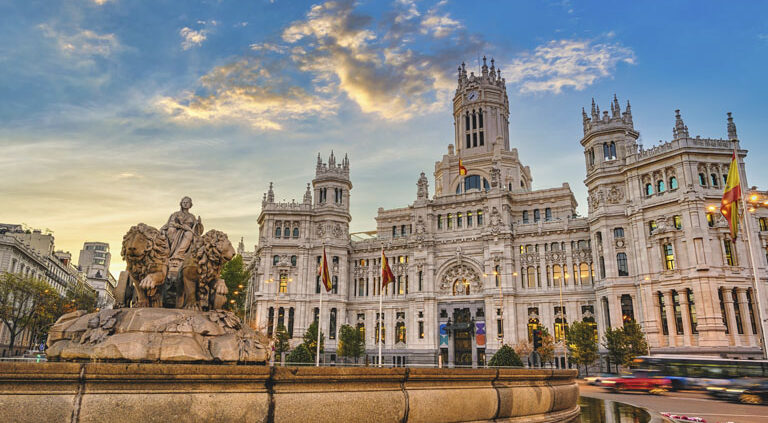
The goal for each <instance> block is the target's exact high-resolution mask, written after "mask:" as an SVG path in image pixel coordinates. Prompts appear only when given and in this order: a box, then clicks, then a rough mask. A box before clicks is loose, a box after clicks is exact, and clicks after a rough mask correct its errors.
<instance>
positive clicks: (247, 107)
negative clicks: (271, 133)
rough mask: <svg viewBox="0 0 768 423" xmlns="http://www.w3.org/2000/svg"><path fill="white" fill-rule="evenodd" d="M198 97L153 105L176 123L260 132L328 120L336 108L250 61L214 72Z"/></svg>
mask: <svg viewBox="0 0 768 423" xmlns="http://www.w3.org/2000/svg"><path fill="white" fill-rule="evenodd" d="M200 85H201V89H200V92H198V93H191V92H189V93H185V94H183V95H181V96H179V97H176V98H172V97H160V98H158V99H156V100H155V105H156V106H157V107H158V108H159V110H161V111H162V112H164V113H166V114H167V115H169V116H171V117H173V118H174V119H176V120H178V121H181V122H195V121H214V122H216V121H222V122H229V123H237V122H248V123H250V124H251V125H252V126H253V127H255V128H258V129H263V130H280V129H282V128H283V124H284V122H285V121H287V120H292V119H300V118H304V117H307V116H318V115H328V114H333V113H335V111H336V105H335V104H334V103H333V102H332V101H329V100H328V99H324V98H321V97H319V96H317V95H314V94H312V93H310V92H307V91H306V90H305V89H303V88H301V87H299V86H295V85H291V84H290V82H288V81H286V80H284V79H283V78H282V77H280V76H279V75H273V74H272V72H271V71H270V70H269V69H267V68H266V67H264V66H262V64H261V63H260V62H259V61H258V60H256V59H248V58H243V59H241V60H239V61H237V62H234V63H230V64H227V65H223V66H218V67H216V68H214V69H213V70H211V71H210V72H209V73H208V74H206V75H205V76H203V77H202V78H201V79H200Z"/></svg>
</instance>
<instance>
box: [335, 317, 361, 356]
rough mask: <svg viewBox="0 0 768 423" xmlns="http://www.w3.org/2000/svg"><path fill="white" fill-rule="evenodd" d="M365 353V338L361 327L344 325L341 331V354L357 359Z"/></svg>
mask: <svg viewBox="0 0 768 423" xmlns="http://www.w3.org/2000/svg"><path fill="white" fill-rule="evenodd" d="M364 354H365V338H364V337H363V334H362V332H361V331H360V329H357V328H354V327H352V326H350V325H342V326H341V329H340V331H339V355H341V356H342V357H353V358H354V359H355V363H357V359H358V358H360V357H361V356H362V355H364Z"/></svg>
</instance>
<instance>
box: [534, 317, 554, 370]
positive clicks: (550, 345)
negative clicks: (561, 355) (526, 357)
mask: <svg viewBox="0 0 768 423" xmlns="http://www.w3.org/2000/svg"><path fill="white" fill-rule="evenodd" d="M536 352H537V353H539V358H541V362H542V363H551V362H552V360H554V359H555V340H554V339H553V338H552V335H550V334H549V330H547V328H545V327H543V326H542V327H541V346H540V347H539V348H538V349H537V350H536Z"/></svg>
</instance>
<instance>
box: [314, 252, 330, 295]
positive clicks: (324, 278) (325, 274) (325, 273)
mask: <svg viewBox="0 0 768 423" xmlns="http://www.w3.org/2000/svg"><path fill="white" fill-rule="evenodd" d="M317 273H318V274H319V276H320V282H322V283H323V286H325V292H328V291H330V290H331V288H333V284H331V271H330V269H329V268H328V258H327V257H326V256H325V247H323V259H322V261H321V263H320V268H319V269H317Z"/></svg>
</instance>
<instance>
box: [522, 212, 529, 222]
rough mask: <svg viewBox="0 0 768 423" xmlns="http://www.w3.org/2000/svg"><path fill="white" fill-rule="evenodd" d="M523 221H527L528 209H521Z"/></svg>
mask: <svg viewBox="0 0 768 423" xmlns="http://www.w3.org/2000/svg"><path fill="white" fill-rule="evenodd" d="M523 223H528V210H523Z"/></svg>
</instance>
